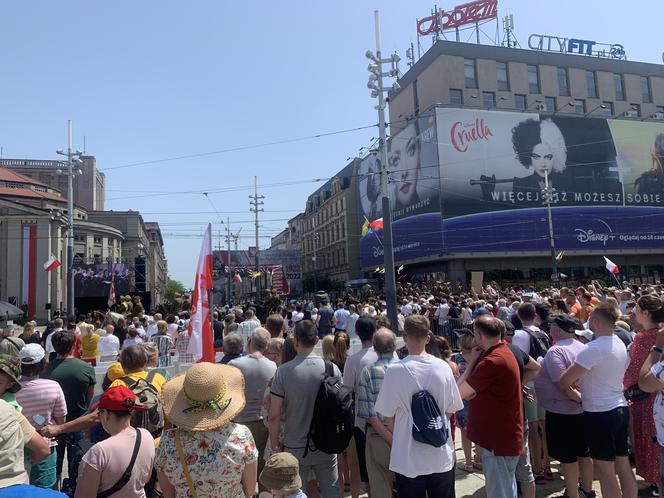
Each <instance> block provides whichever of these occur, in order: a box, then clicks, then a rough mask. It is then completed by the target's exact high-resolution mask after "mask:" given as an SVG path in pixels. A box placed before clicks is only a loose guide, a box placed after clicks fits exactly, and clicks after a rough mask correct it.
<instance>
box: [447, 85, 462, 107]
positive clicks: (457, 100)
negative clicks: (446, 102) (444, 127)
mask: <svg viewBox="0 0 664 498" xmlns="http://www.w3.org/2000/svg"><path fill="white" fill-rule="evenodd" d="M450 104H452V105H463V92H462V91H461V90H458V89H457V88H450Z"/></svg>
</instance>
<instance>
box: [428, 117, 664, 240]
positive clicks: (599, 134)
mask: <svg viewBox="0 0 664 498" xmlns="http://www.w3.org/2000/svg"><path fill="white" fill-rule="evenodd" d="M436 117H437V126H438V137H439V140H438V147H439V157H440V178H441V199H442V203H441V214H442V217H443V220H444V222H443V227H444V242H445V244H444V250H445V251H446V252H451V253H459V252H487V251H532V250H545V249H547V248H548V244H549V241H548V225H547V223H546V213H545V210H544V203H545V196H544V195H543V190H544V188H545V186H546V182H547V181H548V183H549V187H550V188H552V189H553V196H552V198H553V203H552V206H553V221H554V235H555V238H556V247H558V248H560V249H623V248H652V247H662V241H663V240H664V223H663V222H664V209H663V208H664V169H663V168H664V123H656V122H647V123H646V122H641V121H632V120H627V119H622V120H620V119H618V120H616V119H612V120H606V119H600V118H582V117H575V116H558V115H555V116H552V115H547V114H542V115H537V114H531V113H513V112H498V111H494V112H492V111H482V110H477V111H474V110H469V109H463V110H461V109H438V110H437V114H436Z"/></svg>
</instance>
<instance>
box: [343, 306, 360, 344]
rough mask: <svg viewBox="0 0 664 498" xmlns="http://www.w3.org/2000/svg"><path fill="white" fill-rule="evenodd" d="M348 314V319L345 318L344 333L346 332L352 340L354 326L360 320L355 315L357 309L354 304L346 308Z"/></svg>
mask: <svg viewBox="0 0 664 498" xmlns="http://www.w3.org/2000/svg"><path fill="white" fill-rule="evenodd" d="M348 312H349V313H350V314H349V315H348V318H346V332H348V335H349V336H350V337H351V338H353V337H355V335H354V334H355V324H356V323H357V319H358V318H360V315H358V314H357V308H356V307H355V305H354V304H351V305H349V306H348Z"/></svg>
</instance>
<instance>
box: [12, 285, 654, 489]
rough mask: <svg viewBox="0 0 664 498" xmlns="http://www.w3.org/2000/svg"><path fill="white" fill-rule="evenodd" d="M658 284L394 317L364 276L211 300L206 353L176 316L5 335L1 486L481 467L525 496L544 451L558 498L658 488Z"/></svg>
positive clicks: (358, 480)
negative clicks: (280, 298)
mask: <svg viewBox="0 0 664 498" xmlns="http://www.w3.org/2000/svg"><path fill="white" fill-rule="evenodd" d="M663 295H664V289H662V287H661V286H648V285H644V286H633V287H630V286H628V285H625V286H624V287H623V288H606V287H603V286H601V285H599V284H597V283H593V284H591V285H588V286H587V287H579V288H576V289H568V288H561V289H553V288H551V289H547V290H543V291H539V292H535V291H534V290H532V289H511V288H502V289H501V288H500V287H499V286H498V285H496V284H495V283H492V284H491V285H488V286H486V287H485V288H483V289H482V290H481V291H480V292H462V291H461V290H459V289H456V288H454V287H453V286H451V285H450V284H443V283H437V284H433V285H423V284H420V285H413V284H400V285H399V289H398V298H399V306H398V317H397V321H398V323H396V324H394V326H393V325H392V324H390V322H389V319H388V318H387V315H386V305H385V302H384V299H383V298H382V296H381V295H380V294H375V295H374V294H373V292H371V291H369V292H367V291H366V289H365V290H364V292H363V293H362V296H360V297H356V296H354V295H353V294H351V293H348V294H347V295H346V296H344V298H342V299H339V300H338V301H337V302H336V303H335V305H334V306H332V305H331V303H329V302H327V301H326V300H321V301H320V302H316V303H314V302H310V301H297V302H289V303H282V304H281V305H279V306H276V307H275V308H274V309H271V310H269V311H270V313H269V314H268V315H267V316H266V317H265V318H263V319H261V318H260V317H259V316H257V314H256V310H255V309H254V308H252V307H251V306H249V305H246V306H244V307H242V306H237V307H235V308H228V307H226V308H219V309H216V310H215V311H214V314H213V319H212V329H213V334H214V342H215V347H216V348H217V350H218V360H219V362H218V363H207V362H201V363H195V362H194V358H193V357H192V356H191V354H190V353H189V351H188V346H189V340H190V337H189V332H188V316H187V314H186V313H181V314H179V315H178V314H169V315H167V316H165V317H162V316H161V315H160V314H158V313H157V314H154V315H152V316H147V315H145V314H144V311H143V310H140V312H138V311H136V312H135V311H134V310H132V311H127V313H126V316H122V317H120V318H118V317H117V316H115V315H113V314H111V313H96V314H91V315H88V316H84V317H78V319H75V317H73V316H72V317H69V319H67V320H64V319H60V318H59V319H56V320H54V321H53V322H52V323H49V324H48V325H47V327H46V329H45V330H43V331H41V328H40V327H37V326H36V324H34V323H33V322H29V323H27V324H25V325H24V326H23V327H22V329H18V328H15V327H8V328H6V329H5V330H4V331H3V334H2V340H1V341H0V439H2V441H3V442H2V445H0V495H2V496H34V497H40V496H60V495H61V494H60V492H62V493H64V494H65V495H68V496H75V497H89V496H105V497H108V496H117V497H137V498H142V497H145V496H147V497H156V496H165V497H178V498H179V497H224V498H226V497H228V498H240V497H253V496H258V495H259V493H261V496H264V497H300V498H301V497H310V498H313V497H323V498H333V497H334V498H337V497H339V496H344V495H345V494H350V495H351V496H352V497H353V498H357V497H359V496H360V494H361V493H362V492H364V491H366V492H367V493H368V495H369V496H371V497H374V498H390V497H393V496H398V497H400V498H410V497H421V498H424V497H425V496H428V497H429V498H433V497H436V498H438V497H441V498H444V497H453V496H455V486H456V484H457V483H456V481H455V475H459V473H482V474H483V477H484V480H485V492H486V496H487V497H489V498H494V497H500V498H504V497H514V498H516V496H517V493H520V494H521V495H522V496H523V497H524V498H530V497H534V496H536V494H537V489H538V486H540V485H542V484H545V483H547V482H549V481H551V480H554V479H555V478H556V475H554V472H553V471H552V468H551V462H553V461H556V462H559V464H560V466H559V467H558V469H559V474H560V477H562V480H563V483H564V486H565V489H564V492H563V493H564V494H563V496H565V497H570V498H588V497H593V496H595V492H594V491H593V490H592V488H593V479H595V478H596V479H598V480H599V485H600V489H601V495H602V496H603V497H607V498H613V497H620V496H623V497H630V498H633V497H636V496H637V481H636V478H635V475H639V476H640V477H641V478H642V479H643V480H644V481H645V483H647V485H648V489H647V493H648V494H649V495H651V496H659V490H660V489H661V484H660V480H661V476H662V475H663V473H662V472H661V471H660V463H661V462H662V458H661V454H662V451H664V450H663V448H664V409H663V408H662V406H664V404H663V403H664V399H663V398H662V394H661V392H662V390H663V389H664V356H663V353H664V329H661V328H660V327H661V326H662V324H663V323H664V298H663V297H662V296H663ZM135 309H137V308H135ZM95 365H96V366H97V369H99V368H100V366H103V367H101V368H103V373H104V378H103V381H102V383H101V386H96V384H97V375H96V372H95ZM174 365H177V366H178V367H179V369H180V370H181V371H182V372H181V373H179V374H174V372H177V371H178V370H175V371H174V370H173V366H174ZM183 366H184V368H183ZM95 391H96V392H97V393H98V394H96V395H95ZM457 437H459V438H460V443H461V448H462V450H461V451H460V452H459V457H458V458H457V454H456V452H455V443H454V440H455V438H457ZM65 462H66V465H65ZM363 483H364V484H363ZM58 490H59V491H58Z"/></svg>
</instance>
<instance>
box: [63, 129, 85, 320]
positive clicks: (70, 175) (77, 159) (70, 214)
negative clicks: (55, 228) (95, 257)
mask: <svg viewBox="0 0 664 498" xmlns="http://www.w3.org/2000/svg"><path fill="white" fill-rule="evenodd" d="M71 138H72V137H71V119H70V120H68V121H67V152H64V151H63V150H62V149H58V150H57V151H56V153H57V154H59V155H61V156H67V161H66V163H65V164H66V166H67V169H66V171H63V170H61V169H58V173H59V174H62V175H67V314H68V315H73V314H74V298H75V296H74V176H76V175H80V174H82V173H81V170H79V169H76V170H74V163H82V162H83V160H82V159H81V156H82V155H83V152H81V151H80V150H77V151H76V152H72V148H71Z"/></svg>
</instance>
